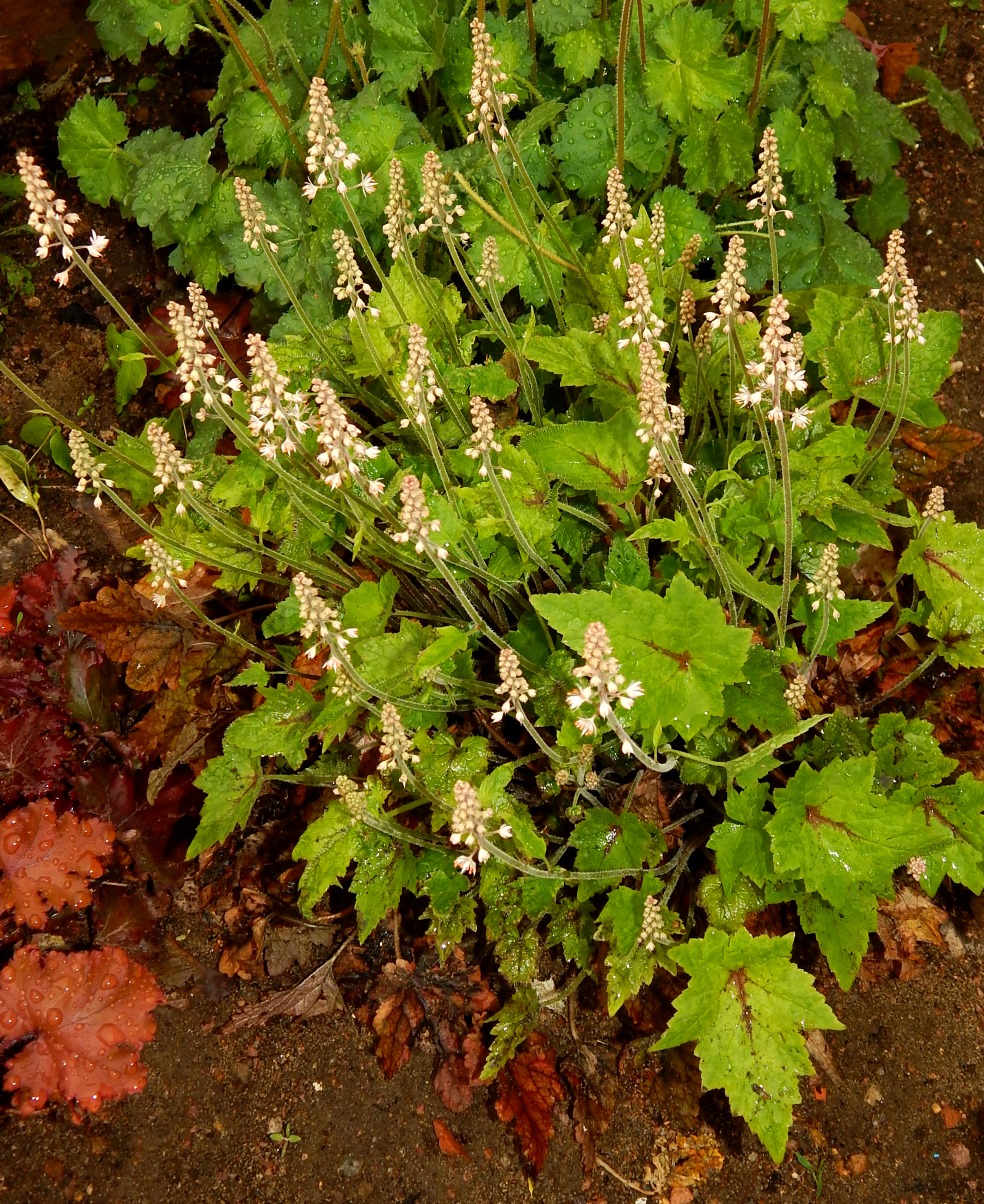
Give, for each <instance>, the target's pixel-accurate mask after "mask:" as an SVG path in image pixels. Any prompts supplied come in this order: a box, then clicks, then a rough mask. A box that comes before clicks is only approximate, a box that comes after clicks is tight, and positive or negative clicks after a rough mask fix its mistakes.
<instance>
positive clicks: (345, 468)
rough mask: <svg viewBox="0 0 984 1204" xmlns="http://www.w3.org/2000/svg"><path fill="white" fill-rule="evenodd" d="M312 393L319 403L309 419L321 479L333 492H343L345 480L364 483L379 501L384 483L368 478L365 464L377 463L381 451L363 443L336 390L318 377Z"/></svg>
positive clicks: (312, 382)
mask: <svg viewBox="0 0 984 1204" xmlns="http://www.w3.org/2000/svg"><path fill="white" fill-rule="evenodd" d="M311 393H312V394H313V396H314V399H315V401H316V402H317V403H318V412H317V414H315V415H314V416H313V417H312V418H310V419H309V425H310V426H311V428H312V429H313V430H314V431H315V433H316V435H317V439H318V446H319V447H320V449H321V450H320V451H319V452H318V455H317V460H318V463H319V464H320V465H321V467H322V468H323V469H325V475H324V477H323V478H322V479H323V480H324V482H325V484H326V485H328V486H329V487H330V488H331V489H340V488H341V486H342V485H343V484H344V483H345V481H346V480H351V479H356V480H361V481H362V482H363V483H364V485H365V487H366V489H367V491H368V492H369V493H370V494H371V495H372V496H373V497H377V496H378V495H379V494H380V493H382V492H383V490H384V489H385V487H386V486H385V484H384V482H383V481H377V480H373V479H372V478H370V477H368V476H366V475H365V472H364V467H363V462H364V461H366V460H374V459H375V458H376V457H377V456H378V455H379V448H378V447H373V446H372V445H371V444H368V443H364V442H363V441H362V432H361V431H360V430H359V428H358V427H357V426H356V425H355V424H354V423H353V422H350V421H349V418H348V415H347V414H346V413H345V411H344V410H343V409H342V407H341V405H340V404H339V401H338V397H337V395H336V393H335V390H334V389H333V388H332V387H331V385H330V384H328V382H327V381H325V380H321V379H320V378H319V377H315V378H314V380H312V381H311Z"/></svg>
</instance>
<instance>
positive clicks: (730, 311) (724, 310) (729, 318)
mask: <svg viewBox="0 0 984 1204" xmlns="http://www.w3.org/2000/svg"><path fill="white" fill-rule="evenodd" d="M747 267H748V260H747V259H746V258H745V241H744V239H743V238H740V237H739V236H738V235H737V234H736V235H735V236H734V238H732V239H731V241H730V242H729V243H728V253H727V254H726V255H725V257H724V270H723V271H722V273H721V279H720V280H719V281H718V285H717V288H716V289H715V290H714V292H713V293H712V294H711V304H712V305H714V306H716V307H717V308H716V309H713V310H708V311H707V313H706V314H705V315H704V317H705V319H706V320H707V321H708V322H709V324H710V328H711V330H717V328H718V327H719V326H723V327H724V329H725V330H731V329H732V328H733V327H735V326H741V325H743V324H744V323H745V322H751V321H753V320H754V318H755V315H754V314H753V313H752V312H751V311H750V310H747V309H744V308H743V307H744V305H745V302H746V301H748V299H749V294H748V289H747V288H746V287H745V269H746V268H747Z"/></svg>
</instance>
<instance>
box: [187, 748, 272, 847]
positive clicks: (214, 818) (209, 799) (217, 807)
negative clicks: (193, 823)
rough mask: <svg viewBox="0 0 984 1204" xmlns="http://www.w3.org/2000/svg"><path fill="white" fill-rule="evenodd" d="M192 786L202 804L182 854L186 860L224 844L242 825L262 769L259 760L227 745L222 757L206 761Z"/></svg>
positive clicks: (259, 785)
mask: <svg viewBox="0 0 984 1204" xmlns="http://www.w3.org/2000/svg"><path fill="white" fill-rule="evenodd" d="M195 785H196V786H197V787H198V789H199V790H203V791H204V792H205V802H204V803H203V805H202V813H201V817H200V818H199V821H198V829H197V831H196V832H195V838H194V840H193V841H192V842H191V844H190V845H189V846H188V852H187V853H186V854H185V856H186V857H188V858H191V857H197V856H198V854H199V853H201V852H204V850H205V849H207V848H210V847H211V846H212V845H213V844H219V843H220V842H221V841H223V840H225V838H226V837H227V836H229V835H230V833H232V832H233V831H234V830H235V829H236V827H238V826H243V827H244V826H245V825H246V821H247V820H248V819H249V816H250V812H251V811H252V810H253V804H254V803H255V802H256V800H257V799H258V798H259V796H260V790H261V788H262V786H263V767H262V765H261V764H260V759H259V757H257V756H253V755H252V754H251V753H250V752H248V751H247V750H245V749H243V748H238V747H236V746H234V745H229V746H228V747H224V751H223V753H222V756H220V757H213V758H212V760H211V761H209V763H208V764H207V765H206V766H205V768H204V769H203V770H202V772H201V773H200V774H199V775H198V777H197V778H196V779H195Z"/></svg>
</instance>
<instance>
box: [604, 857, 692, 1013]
mask: <svg viewBox="0 0 984 1204" xmlns="http://www.w3.org/2000/svg"><path fill="white" fill-rule="evenodd" d="M659 890H660V886H659V885H657V884H656V882H655V879H653V878H652V877H651V876H647V878H646V882H645V883H644V884H643V887H642V889H640V890H635V889H633V888H632V887H628V886H617V887H615V889H614V890H612V891H610V892H609V894H608V899H607V900H606V902H605V906H604V907H603V908H602V909H601V911H600V912H599V914H598V930H597V932H596V933H595V939H596V940H603V941H606V942H607V943H608V946H609V950H608V954H607V956H606V957H605V966H606V968H607V970H608V973H607V975H606V979H605V992H606V995H607V998H608V1014H609V1016H614V1015H615V1013H616V1012H617V1011H618V1010H619V1008H621V1007H622V1005H623V1004H624V1003H627V1002H628V1000H630V999H633V998H635V996H636V995H638V994H639V992H640V991H641V990H642V988H643V987H645V986H648V985H649V983H651V982H652V980H653V974H654V973H655V971H656V967H657V966H658V965H660V964H666V963H667V962H668V961H669V959H670V957H671V956H672V955H671V954H670V952H669V946H668V944H667V946H657V949H656V951H655V952H649V950H647V949H645V948H644V947H643V945H642V944H641V943H640V941H639V937H640V934H641V932H642V914H643V908H644V907H645V903H646V899H647V898H648V897H649V896H650V895H652V894H653V893H654V891H656V892H658V891H659ZM660 913H661V915H662V919H663V928H664V931H665V932H667V933H669V932H671V931H672V930H673V920H674V919H675V917H673V916H671V914H670V913H669V912H668V911H667V910H666V908H665V907H663V906H662V905H660ZM670 965H672V962H670Z"/></svg>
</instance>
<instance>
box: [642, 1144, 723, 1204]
mask: <svg viewBox="0 0 984 1204" xmlns="http://www.w3.org/2000/svg"><path fill="white" fill-rule="evenodd" d="M723 1165H724V1156H723V1154H722V1153H721V1150H720V1147H719V1146H718V1143H717V1139H716V1138H715V1136H714V1134H713V1133H711V1132H710V1131H709V1130H706V1129H705V1130H702V1131H701V1132H699V1133H678V1132H677V1131H676V1130H675V1129H671V1128H669V1127H667V1128H663V1129H658V1130H657V1132H656V1137H655V1140H654V1142H653V1152H652V1154H651V1155H650V1165H649V1166H648V1167H647V1168H646V1175H645V1179H644V1182H645V1184H646V1186H647V1187H649V1188H651V1189H653V1190H654V1191H656V1192H659V1193H663V1192H665V1191H666V1190H667V1189H671V1192H672V1194H671V1197H670V1198H671V1199H672V1198H674V1197H675V1196H676V1195H677V1193H678V1192H681V1191H684V1190H685V1189H687V1188H690V1187H694V1186H695V1185H696V1184H698V1183H702V1182H703V1181H704V1180H705V1179H707V1178H709V1177H710V1176H711V1175H715V1174H717V1172H718V1171H719V1170H720V1169H721V1167H722V1166H723Z"/></svg>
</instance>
